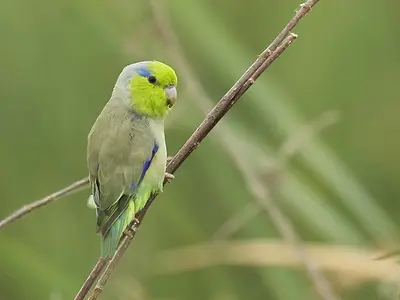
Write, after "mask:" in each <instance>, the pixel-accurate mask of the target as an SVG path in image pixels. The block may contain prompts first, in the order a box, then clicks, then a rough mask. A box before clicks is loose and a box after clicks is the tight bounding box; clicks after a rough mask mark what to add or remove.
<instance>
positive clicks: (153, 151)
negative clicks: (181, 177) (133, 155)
mask: <svg viewBox="0 0 400 300" xmlns="http://www.w3.org/2000/svg"><path fill="white" fill-rule="evenodd" d="M158 148H159V147H158V145H157V144H154V146H153V150H152V151H151V157H150V158H149V159H148V160H146V161H145V162H144V164H143V167H142V174H140V177H139V180H138V181H137V182H132V183H131V185H130V188H131V189H132V190H134V189H135V188H136V187H137V186H138V185H139V184H140V183H141V182H142V180H143V178H144V176H145V175H146V172H147V170H148V169H149V168H150V165H151V162H152V161H153V159H154V156H155V155H156V153H157V151H158Z"/></svg>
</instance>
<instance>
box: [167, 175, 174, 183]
mask: <svg viewBox="0 0 400 300" xmlns="http://www.w3.org/2000/svg"><path fill="white" fill-rule="evenodd" d="M165 179H167V181H168V183H170V182H171V181H172V180H174V179H175V176H174V175H173V174H171V173H168V172H165Z"/></svg>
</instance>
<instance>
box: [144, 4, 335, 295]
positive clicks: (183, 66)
mask: <svg viewBox="0 0 400 300" xmlns="http://www.w3.org/2000/svg"><path fill="white" fill-rule="evenodd" d="M150 3H151V4H152V9H153V13H154V16H155V20H156V24H157V27H158V29H159V31H160V32H161V35H162V37H163V38H164V41H166V42H167V43H166V44H167V45H169V47H167V50H169V53H170V55H171V57H174V58H175V60H176V64H177V65H178V66H179V69H180V71H181V73H182V74H183V77H184V78H185V79H186V80H187V81H188V89H189V90H191V91H192V92H193V93H194V94H196V95H197V97H196V100H197V103H198V104H199V106H200V107H201V108H202V109H203V110H206V109H207V107H208V106H210V104H209V103H210V102H211V101H210V100H209V99H208V97H207V95H206V92H205V91H204V89H203V87H202V86H201V85H200V84H199V83H198V80H196V79H195V76H194V72H193V71H192V70H191V69H190V64H189V63H188V62H187V61H186V59H185V56H184V54H183V51H182V50H181V47H180V46H179V41H178V39H177V37H176V35H175V32H174V31H173V29H172V26H171V24H170V22H169V20H168V16H167V15H165V14H164V13H163V11H165V10H163V9H162V5H161V6H160V3H159V1H158V2H157V4H156V3H155V1H151V2H150ZM302 8H306V9H309V8H310V7H309V6H307V5H303V6H302ZM290 26H292V23H289V24H288V26H287V27H286V28H289V27H290ZM260 74H261V73H260ZM260 74H259V71H256V72H255V75H253V76H252V77H250V79H249V80H248V81H247V82H246V83H245V84H249V83H250V82H251V80H252V78H254V79H256V78H258V76H259V75H260ZM189 84H190V85H191V86H190V87H189ZM242 89H243V90H239V94H241V92H242V91H243V92H244V91H245V90H246V87H243V88H242ZM335 117H336V114H334V113H332V112H329V113H324V114H323V115H322V116H320V117H319V118H317V120H315V121H314V122H312V124H309V125H307V126H304V127H303V128H302V129H301V130H300V131H299V132H297V133H296V134H295V135H293V137H291V138H289V139H288V141H287V142H285V143H284V144H283V146H282V148H281V150H280V151H279V152H278V154H279V155H278V157H277V159H276V166H274V172H276V173H278V172H279V173H281V171H282V169H283V167H284V165H285V163H286V161H287V159H288V158H289V157H291V156H292V155H294V154H295V153H296V152H297V151H298V149H299V148H300V147H301V145H303V144H304V141H305V140H309V139H310V137H313V136H314V135H315V134H316V132H318V131H320V130H322V129H323V128H324V127H326V126H328V125H330V124H332V123H333V122H334V121H335V120H336V118H335ZM223 129H225V130H223ZM215 132H216V133H217V134H219V135H218V138H219V141H220V142H221V143H222V145H223V146H224V147H225V149H226V151H227V152H228V154H229V155H230V156H231V158H232V159H233V161H234V162H235V164H236V166H237V167H238V168H239V170H240V171H241V173H242V175H243V177H244V180H245V181H247V184H248V186H249V187H250V190H251V191H252V192H253V195H254V196H255V199H256V200H257V202H258V205H257V204H256V203H249V204H247V205H246V209H245V210H241V211H240V213H238V214H235V215H234V216H233V218H231V219H229V220H228V221H227V222H226V223H225V224H224V225H223V226H222V227H221V228H220V230H219V231H218V232H217V236H221V234H226V233H227V232H231V231H232V230H238V229H239V228H240V227H241V226H243V225H244V224H245V223H246V222H247V221H248V220H249V219H251V218H252V217H254V216H255V215H257V214H258V213H259V212H260V211H262V209H264V210H265V211H266V212H267V213H268V214H269V215H270V216H271V218H272V220H273V222H274V224H275V225H276V227H277V228H278V230H279V231H280V233H281V235H282V236H283V237H284V238H285V240H286V241H287V242H288V243H290V244H291V245H292V247H293V249H294V251H295V253H297V255H298V257H299V260H300V261H301V262H302V263H303V264H304V266H305V268H306V270H307V272H308V274H309V277H310V279H311V280H312V282H313V283H314V285H315V287H316V289H317V291H318V292H319V294H320V295H321V297H322V298H323V299H326V300H328V299H329V300H334V299H337V297H336V296H335V295H334V294H333V291H332V289H331V287H330V284H329V283H328V281H327V280H326V279H325V278H324V276H323V275H322V273H321V272H320V271H319V270H318V268H317V267H316V266H315V264H314V263H313V261H312V260H311V258H310V257H309V256H308V255H307V252H306V251H305V250H304V248H302V246H301V244H300V239H299V238H298V236H297V234H296V232H295V230H294V228H293V226H292V225H291V223H290V220H289V219H287V218H286V217H285V216H284V214H283V213H282V212H281V211H280V209H279V207H278V206H276V205H275V204H274V202H273V201H272V199H271V197H270V196H269V190H267V189H266V187H265V184H264V187H260V186H259V185H257V184H255V182H259V176H258V175H257V174H254V170H251V169H250V168H249V165H248V164H246V163H245V162H244V161H243V157H241V154H239V153H238V151H236V150H233V149H238V147H242V145H236V144H237V142H236V141H235V140H234V137H233V136H232V135H231V134H230V130H229V128H223V127H222V126H220V127H219V128H218V129H217V130H216V131H215ZM278 175H279V174H278Z"/></svg>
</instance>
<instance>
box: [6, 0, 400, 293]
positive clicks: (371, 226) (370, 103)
mask: <svg viewBox="0 0 400 300" xmlns="http://www.w3.org/2000/svg"><path fill="white" fill-rule="evenodd" d="M1 4H2V5H1V6H2V9H1V11H0V36H1V47H0V65H1V77H0V99H1V102H0V136H1V147H0V154H1V155H0V166H1V173H0V174H1V180H0V195H1V209H0V217H3V216H6V215H8V214H9V213H11V212H12V211H13V210H15V209H17V208H18V207H20V206H22V205H24V204H26V203H28V202H30V201H33V200H35V199H38V198H41V197H43V196H45V195H47V194H49V193H51V192H53V191H55V190H57V189H59V188H62V187H63V186H65V185H67V184H69V183H71V182H73V181H74V180H77V179H80V178H82V177H84V176H86V174H87V171H86V161H85V160H86V157H85V155H86V137H87V133H88V131H89V129H90V127H91V125H92V124H93V122H94V120H95V118H96V116H97V115H98V114H99V112H100V111H101V109H102V107H103V106H104V104H105V103H106V101H107V100H108V97H109V96H110V93H111V90H112V87H113V85H114V82H115V80H116V78H117V76H118V74H119V72H120V71H121V70H122V68H123V67H124V66H125V65H127V64H130V63H132V62H136V61H140V60H146V59H150V60H151V59H156V60H161V61H164V62H166V63H168V64H170V65H171V66H173V67H174V68H175V69H176V71H177V73H178V76H179V96H180V97H179V101H178V104H177V105H176V107H175V109H174V111H173V113H172V114H171V116H170V118H169V119H168V121H167V129H166V136H167V143H168V149H169V154H171V155H172V154H173V153H174V152H175V151H177V150H178V149H179V147H180V146H181V145H182V144H183V143H184V141H185V140H186V139H187V138H188V136H189V135H190V134H191V132H192V131H193V130H194V129H195V128H196V126H197V125H198V124H199V123H200V122H201V120H202V118H203V116H204V108H208V107H209V103H208V102H207V101H212V102H214V103H215V102H217V100H218V99H219V98H220V97H221V96H222V95H223V94H224V93H225V92H226V91H227V89H228V88H229V87H230V86H231V85H232V84H233V83H234V82H235V81H236V80H237V79H238V78H239V76H240V75H241V74H242V72H243V71H244V70H245V69H246V68H247V67H248V66H249V65H250V64H251V63H252V61H253V60H254V59H255V58H256V56H257V54H259V53H260V52H261V51H262V50H263V49H264V48H265V47H266V46H267V45H268V43H269V42H270V41H272V39H273V38H274V37H275V35H276V34H277V33H278V32H279V31H280V30H281V28H283V26H284V25H285V24H286V23H287V21H288V20H289V19H290V18H291V17H292V16H293V14H294V10H295V9H296V8H297V7H298V6H299V4H300V2H299V1H296V0H286V1H263V0H250V1H239V0H202V1H196V0H185V1H182V0H170V1H167V2H166V3H165V5H162V3H161V2H159V1H158V0H154V1H153V2H152V3H150V2H148V1H124V0H116V1H103V0H99V1H77V0H75V1H49V0H38V1H34V3H33V2H31V1H27V0H15V1H2V2H1ZM399 9H400V2H398V1H397V2H396V1H391V0H381V1H379V2H377V1H375V2H370V3H369V4H368V5H367V3H366V1H363V0H353V1H347V0H336V1H328V0H325V1H324V0H322V1H320V3H319V4H318V5H317V6H316V7H315V9H313V11H312V12H311V13H310V15H309V16H307V17H306V18H305V19H304V20H303V21H302V22H301V23H300V25H299V26H298V27H297V28H296V29H295V32H296V33H297V34H299V38H298V40H297V41H296V42H295V43H294V44H293V45H292V47H290V48H289V49H288V50H287V51H286V52H285V53H284V54H283V55H282V57H281V58H280V59H279V60H278V61H277V62H276V63H275V64H274V65H273V66H272V67H271V68H270V69H269V70H268V71H267V72H266V73H265V74H264V75H263V76H262V77H261V78H260V80H259V81H257V82H256V84H255V85H254V86H253V87H252V88H251V89H250V91H249V92H248V93H247V94H246V95H245V96H244V97H243V99H242V100H241V101H240V102H239V103H238V105H237V106H235V107H234V108H233V109H232V110H231V111H230V112H229V114H228V116H227V118H226V119H224V121H223V122H222V123H221V124H220V125H218V127H217V128H216V129H217V130H216V131H215V132H213V133H212V134H211V135H210V136H209V137H208V138H207V139H206V140H205V141H204V142H203V143H202V144H201V146H200V147H199V148H198V149H197V150H196V152H195V153H193V155H192V156H190V157H189V158H188V160H187V161H186V162H185V163H184V165H182V167H181V168H180V169H179V170H178V172H176V174H175V175H176V180H175V181H174V182H173V184H171V185H170V186H168V187H166V188H165V192H164V193H163V194H162V195H161V196H160V197H159V198H158V199H157V200H156V202H155V203H154V205H153V206H152V207H151V209H150V211H149V213H148V214H147V217H146V218H145V221H144V224H143V226H142V227H141V229H140V233H139V234H138V235H137V238H136V239H135V240H134V243H133V244H132V245H131V247H130V248H129V250H128V253H127V254H126V255H125V257H124V258H123V260H122V262H121V264H120V265H119V267H118V269H117V270H116V272H115V273H114V274H113V277H112V279H111V280H110V282H109V283H108V284H107V286H106V289H105V291H104V293H103V294H102V295H101V296H100V299H109V300H113V299H127V300H129V299H136V300H141V299H157V300H161V299H165V300H167V299H193V300H195V299H202V300H203V299H210V300H236V299H276V300H287V299H290V300H292V299H297V300H303V299H307V300H308V299H321V298H320V297H319V296H318V294H317V293H316V292H315V289H314V287H313V283H312V282H310V281H309V279H308V278H307V275H306V273H305V271H304V270H303V268H302V267H301V263H299V262H298V261H297V260H296V257H295V256H293V252H292V251H291V248H290V245H288V243H287V240H286V239H285V238H282V237H281V235H280V233H279V230H277V228H276V226H275V224H274V222H273V221H272V220H271V218H270V216H269V215H268V214H266V213H265V212H259V213H257V211H258V210H259V207H258V204H257V201H256V198H257V189H258V190H260V189H261V190H263V189H264V190H265V189H266V188H268V191H269V192H271V194H272V198H273V200H274V201H275V203H277V204H278V205H279V206H280V207H281V209H282V211H283V212H284V213H285V214H286V215H287V217H288V218H289V219H290V220H291V222H292V223H293V226H294V228H295V229H296V231H297V233H298V234H299V235H300V236H301V237H302V239H303V240H304V247H305V248H306V249H309V248H310V247H311V248H312V247H318V249H317V250H318V251H311V252H310V257H311V260H313V261H314V262H315V263H316V264H317V265H320V267H321V268H322V270H323V271H324V274H325V275H326V278H327V280H329V282H330V283H331V285H332V288H333V290H334V291H335V293H336V294H337V295H339V296H340V298H341V299H363V300H367V299H396V298H395V297H396V293H397V287H396V286H397V285H396V282H398V281H399V282H400V277H399V274H400V271H399V268H398V267H397V265H396V263H395V262H393V261H390V262H388V261H374V260H372V259H373V258H374V256H373V255H372V253H379V252H384V251H387V250H392V249H396V247H397V246H398V240H397V236H398V234H399V232H400V228H399V225H400V221H399V215H400V214H399V211H400V204H399V201H398V195H399V194H400V185H399V179H400V165H399V162H400V160H399V156H398V154H399V153H400V139H399V138H398V137H399V132H400V119H399V118H398V114H399V113H400V102H399V101H398V84H399V78H400V58H399V53H400V39H399V36H400V19H399V17H398V13H397V12H398V10H399ZM155 15H156V16H157V15H158V17H157V18H158V19H157V18H155ZM168 18H169V19H170V21H171V24H172V28H173V34H174V35H176V36H177V42H178V43H179V45H177V44H176V43H175V42H176V41H174V40H171V39H170V38H169V37H168V32H169V33H171V30H170V29H171V28H169V25H168V22H169V21H168ZM165 32H167V36H166V35H165ZM176 47H178V48H179V47H180V48H181V51H182V53H179V52H180V50H177V49H176ZM185 59H186V60H187V61H188V62H189V64H187V63H186V62H185ZM188 68H190V69H191V70H192V71H193V74H194V75H191V74H190V71H188V70H190V69H188ZM198 85H200V86H202V87H203V88H204V90H205V91H206V93H207V95H204V94H202V95H200V94H201V91H198V90H197V89H198V88H199V87H198ZM209 99H212V100H209ZM207 105H208V106H207ZM333 113H337V114H338V115H339V118H338V120H337V122H335V123H334V124H332V125H331V126H328V127H327V128H325V129H324V130H323V131H321V128H319V127H321V126H320V125H318V124H320V123H321V122H322V123H324V122H325V121H326V119H329V118H331V117H332V114H333ZM321 115H322V116H321ZM321 118H322V119H321ZM315 120H317V121H315ZM304 126H306V127H304ZM310 128H311V129H312V130H310ZM320 131H321V132H320ZM299 140H300V141H299ZM282 145H286V146H283V148H282ZM285 147H286V148H285ZM287 148H289V152H290V151H292V152H295V153H294V155H285V153H286V152H285V149H287ZM293 148H294V149H293ZM289 156H290V157H289ZM244 169H245V170H246V172H243V170H244ZM267 175H272V176H267ZM271 177H273V178H274V179H275V180H274V181H271V180H269V179H271ZM276 179H277V180H276ZM255 183H256V184H255ZM252 184H253V185H254V184H255V185H257V186H256V187H254V186H252ZM87 197H88V190H85V191H81V192H79V193H77V194H74V195H73V196H70V197H68V198H64V199H62V200H60V201H58V202H56V203H54V204H51V205H49V206H47V207H45V208H42V209H40V210H38V211H36V212H35V213H32V214H30V215H28V216H27V217H26V218H24V219H21V220H20V221H17V222H15V223H13V224H11V225H9V226H8V227H6V228H5V229H3V230H2V231H1V232H0V299H1V300H20V299H49V300H64V299H72V298H73V296H74V295H75V293H76V292H77V290H78V289H79V287H80V286H81V284H82V282H83V281H84V279H85V278H86V276H87V274H88V272H89V271H90V269H91V267H92V266H93V265H94V264H95V261H96V259H97V256H98V254H99V249H100V243H99V237H98V236H97V235H96V234H95V215H94V212H93V211H92V210H90V209H89V208H87V207H86V199H87ZM232 216H233V218H239V219H242V217H241V216H243V218H245V219H246V220H244V221H243V224H236V225H238V226H237V227H239V228H237V230H232V231H233V232H231V233H230V234H225V235H224V234H221V230H220V228H221V226H222V225H223V224H224V223H225V222H226V221H227V220H228V219H230V218H232ZM238 216H239V217H238ZM246 216H247V217H246ZM238 222H239V221H238ZM234 223H235V222H234ZM239 223H240V222H239ZM224 228H225V229H226V227H224ZM222 231H223V230H222ZM216 232H219V233H220V234H219V238H220V239H225V240H228V241H236V242H238V243H240V245H247V246H248V247H249V248H240V249H245V250H240V249H239V250H240V251H233V250H232V247H236V246H237V244H232V243H231V242H227V244H224V245H225V246H224V247H225V248H224V247H222V250H221V251H222V252H221V253H218V254H217V253H212V252H211V251H207V249H205V250H204V249H203V251H200V250H198V251H200V252H197V254H196V255H194V254H193V253H192V252H190V251H187V253H186V252H185V249H181V250H179V251H183V253H181V252H176V251H178V250H176V249H177V248H180V247H183V246H190V245H198V247H200V248H199V249H202V245H201V244H203V243H205V244H207V243H210V242H211V241H212V240H213V239H215V233H216ZM217 235H218V234H217ZM254 241H257V242H258V243H259V244H261V245H262V246H263V247H261V248H260V247H255V246H254ZM235 245H236V246H235ZM252 245H253V246H254V247H253V246H252ZM339 246H340V247H339ZM342 246H346V248H343V247H342ZM224 249H225V250H224ZM246 249H247V250H246ZM249 249H253V250H252V251H250V250H249ZM260 249H261V250H260ZM277 249H278V250H279V249H280V250H279V251H277ZM340 249H341V250H340ZM311 250H312V249H311ZM314 250H315V249H314ZM339 250H340V251H339ZM375 250H379V251H378V252H371V251H375ZM165 251H168V252H165ZM225 251H226V252H225ZM174 253H175V256H174ZM191 253H192V254H191ZM177 254H179V255H177ZM174 257H175V258H174ZM211 258H213V259H212V262H211V263H210V262H209V263H208V264H209V265H210V266H207V260H210V259H211ZM174 259H175V261H174ZM182 261H186V263H187V264H193V266H192V267H190V268H189V267H188V268H186V269H185V267H182V268H181V269H180V268H179V264H180V263H182ZM353 263H354V265H352V264H353ZM174 266H176V268H174Z"/></svg>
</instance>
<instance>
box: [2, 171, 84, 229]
mask: <svg viewBox="0 0 400 300" xmlns="http://www.w3.org/2000/svg"><path fill="white" fill-rule="evenodd" d="M88 184H89V178H83V179H81V180H78V181H75V182H74V183H72V184H71V185H69V186H67V187H65V188H63V189H61V190H59V191H57V192H54V193H53V194H50V195H48V196H46V197H44V198H42V199H40V200H37V201H34V202H32V203H30V204H27V205H25V206H23V207H21V208H20V209H18V210H16V211H15V212H13V213H12V214H11V215H9V216H8V217H6V218H5V219H3V220H1V221H0V230H1V229H2V228H3V227H4V226H7V225H8V224H10V223H12V222H14V221H15V220H18V219H20V218H22V217H23V216H25V215H26V214H28V213H30V212H32V211H34V210H36V209H38V208H40V207H42V206H45V205H47V204H49V203H51V202H53V201H55V200H57V199H60V198H62V197H65V196H67V195H70V194H72V193H75V192H77V191H79V190H80V189H82V188H84V187H85V186H86V185H88Z"/></svg>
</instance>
